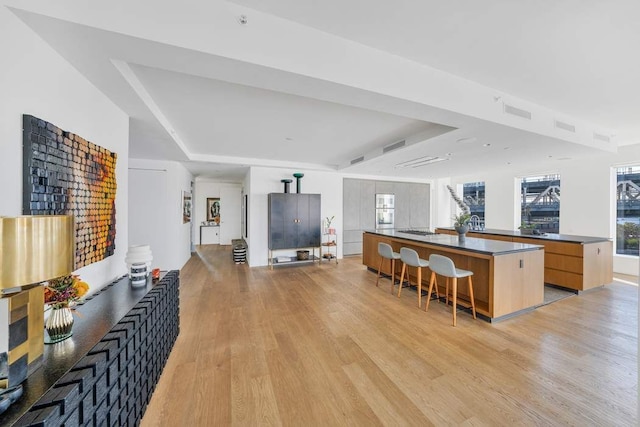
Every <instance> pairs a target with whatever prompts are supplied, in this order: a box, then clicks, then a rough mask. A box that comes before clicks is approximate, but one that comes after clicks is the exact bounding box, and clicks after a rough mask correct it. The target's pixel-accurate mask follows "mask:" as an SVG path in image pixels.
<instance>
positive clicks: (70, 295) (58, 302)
mask: <svg viewBox="0 0 640 427" xmlns="http://www.w3.org/2000/svg"><path fill="white" fill-rule="evenodd" d="M88 290H89V285H88V284H87V283H86V282H83V281H82V280H80V276H76V275H69V276H62V277H58V278H57V279H53V280H49V283H48V284H47V285H46V286H45V288H44V302H45V304H47V305H48V306H50V307H51V308H54V309H55V308H66V307H70V306H71V305H73V303H75V302H76V301H78V300H79V299H80V298H82V297H83V296H84V295H85V294H86V293H87V291H88Z"/></svg>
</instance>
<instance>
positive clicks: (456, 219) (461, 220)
mask: <svg viewBox="0 0 640 427" xmlns="http://www.w3.org/2000/svg"><path fill="white" fill-rule="evenodd" d="M452 219H453V226H454V227H464V226H465V225H467V224H469V220H471V215H470V214H468V213H464V212H463V213H461V214H460V215H454V216H453V217H452Z"/></svg>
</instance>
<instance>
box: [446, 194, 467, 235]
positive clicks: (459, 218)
mask: <svg viewBox="0 0 640 427" xmlns="http://www.w3.org/2000/svg"><path fill="white" fill-rule="evenodd" d="M447 189H448V190H449V193H450V194H451V198H452V199H453V201H454V202H456V204H457V205H458V207H459V208H460V210H461V211H462V212H461V213H460V214H459V215H454V216H453V217H452V219H453V221H454V223H453V226H454V227H463V226H465V225H467V224H469V221H470V220H471V209H470V208H469V205H467V204H466V203H465V202H464V201H463V200H462V199H461V198H460V197H458V195H457V194H456V192H455V190H454V189H453V188H452V187H451V186H450V185H447Z"/></svg>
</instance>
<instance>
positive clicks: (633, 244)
mask: <svg viewBox="0 0 640 427" xmlns="http://www.w3.org/2000/svg"><path fill="white" fill-rule="evenodd" d="M616 172H617V178H618V179H617V183H616V195H617V197H616V210H617V212H618V214H617V218H616V254H619V255H638V234H640V166H627V167H623V168H617V169H616Z"/></svg>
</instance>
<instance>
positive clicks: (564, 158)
mask: <svg viewBox="0 0 640 427" xmlns="http://www.w3.org/2000/svg"><path fill="white" fill-rule="evenodd" d="M558 160H571V157H558Z"/></svg>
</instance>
